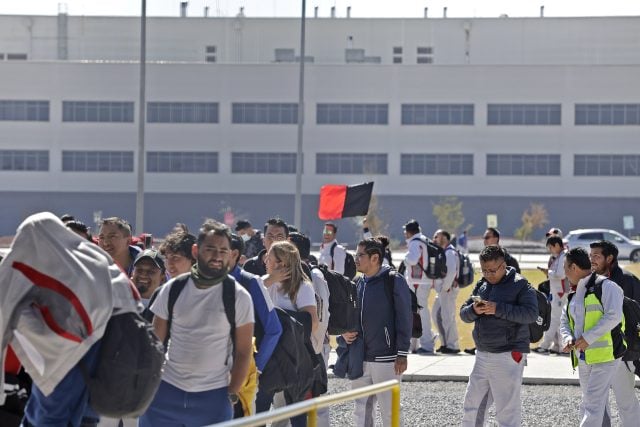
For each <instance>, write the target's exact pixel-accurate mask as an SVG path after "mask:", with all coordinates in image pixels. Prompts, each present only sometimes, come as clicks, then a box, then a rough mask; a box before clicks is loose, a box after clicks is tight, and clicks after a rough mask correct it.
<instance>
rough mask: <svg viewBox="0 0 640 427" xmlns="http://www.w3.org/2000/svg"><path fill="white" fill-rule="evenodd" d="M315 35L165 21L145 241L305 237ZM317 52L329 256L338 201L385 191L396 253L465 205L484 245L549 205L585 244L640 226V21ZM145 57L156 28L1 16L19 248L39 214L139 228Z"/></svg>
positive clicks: (316, 118)
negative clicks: (628, 224)
mask: <svg viewBox="0 0 640 427" xmlns="http://www.w3.org/2000/svg"><path fill="white" fill-rule="evenodd" d="M299 31H300V22H299V20H297V19H292V18H248V17H244V16H237V17H234V18H209V17H199V18H195V17H175V18H148V21H147V59H148V65H147V80H146V81H147V83H146V88H147V91H146V97H147V110H146V126H145V132H146V138H145V139H146V151H147V153H146V175H145V203H146V204H145V207H146V215H145V228H146V231H150V232H153V233H155V234H164V233H165V232H166V231H168V229H170V228H171V226H172V225H173V224H174V223H175V222H177V221H182V222H186V223H187V224H189V225H191V226H196V225H197V224H199V223H200V221H201V220H202V218H204V217H207V216H211V217H218V218H221V217H222V216H223V214H224V213H225V212H227V218H228V219H229V218H231V215H230V213H233V215H234V216H235V218H236V219H238V218H241V217H242V218H248V219H250V220H251V221H252V222H253V223H254V225H257V226H259V225H260V223H262V222H263V221H264V220H265V219H266V218H267V217H269V216H271V215H280V216H282V217H283V218H284V219H286V220H289V221H291V220H293V199H294V197H293V194H294V191H295V157H296V156H295V153H296V143H297V125H296V123H297V108H298V105H297V102H298V73H299V54H300V53H299ZM306 39H307V44H306V55H305V57H306V67H305V68H306V77H305V103H304V116H305V127H304V157H303V162H304V163H303V169H304V174H303V185H302V189H303V219H302V224H300V227H301V229H302V230H304V231H309V232H311V233H312V237H315V238H314V240H317V239H318V238H319V233H320V221H319V220H318V219H317V215H316V211H317V206H318V191H319V189H320V187H321V186H322V185H323V184H327V183H339V184H356V183H359V182H364V181H368V180H374V181H375V186H374V193H375V194H376V195H377V196H378V205H379V206H380V208H381V210H382V216H383V218H384V219H385V220H386V221H387V222H388V223H389V224H390V228H389V232H390V233H391V235H392V237H395V238H400V225H401V224H402V223H404V222H406V220H407V219H409V218H410V217H415V218H416V219H418V221H420V222H421V224H423V226H424V228H425V232H427V233H431V232H432V231H433V229H434V227H435V221H434V218H433V217H432V215H431V209H432V203H434V202H437V201H438V200H440V198H442V197H444V196H457V197H458V198H459V199H460V200H462V201H463V202H464V214H465V217H466V218H467V222H468V223H471V224H474V228H473V229H472V231H471V233H472V234H479V233H481V232H482V230H483V228H484V226H485V223H486V219H485V218H486V215H487V214H497V216H498V225H499V228H501V229H502V231H503V232H504V233H505V234H507V235H510V234H512V233H513V231H514V230H515V228H517V227H518V226H519V225H520V217H521V215H522V212H523V210H525V209H526V208H527V207H528V206H529V204H530V203H532V202H537V203H543V204H544V205H545V207H546V208H547V210H548V211H549V214H550V220H551V222H552V223H553V225H555V226H560V227H561V228H563V229H567V230H568V229H571V228H578V227H589V226H604V227H608V228H615V229H621V228H622V217H623V216H624V215H634V214H635V213H636V212H638V211H639V210H640V199H639V198H638V192H639V190H638V189H639V187H640V185H639V183H640V180H639V178H640V17H602V18H496V19H487V18H469V19H444V18H438V19H431V18H429V19H348V18H340V19H338V18H329V17H318V18H314V17H311V18H308V19H307V32H306ZM139 51H140V20H139V18H133V17H86V16H68V15H66V14H60V15H58V16H0V197H1V200H2V202H1V208H0V209H1V212H2V215H0V235H2V234H12V232H13V230H14V229H15V226H16V225H17V224H18V223H19V222H20V220H21V219H22V218H23V217H24V216H25V215H27V214H29V213H32V212H34V211H39V210H51V211H54V212H56V213H60V214H61V213H66V212H69V213H73V214H75V215H77V216H78V217H80V218H81V219H83V220H85V221H86V222H91V221H92V218H93V213H94V212H95V211H101V212H102V216H103V217H104V216H112V215H119V216H123V217H126V218H128V219H130V220H131V221H133V220H134V218H135V190H136V182H137V181H136V178H137V156H138V153H137V144H138V92H139V64H138V58H139ZM637 221H640V218H637ZM342 224H343V225H344V226H345V227H344V229H346V230H350V229H351V230H353V229H354V224H353V222H350V221H342ZM542 232H543V231H540V233H542ZM352 236H353V233H350V232H349V233H345V234H344V239H345V240H351V238H352Z"/></svg>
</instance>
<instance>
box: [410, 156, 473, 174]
mask: <svg viewBox="0 0 640 427" xmlns="http://www.w3.org/2000/svg"><path fill="white" fill-rule="evenodd" d="M400 174H401V175H473V154H402V155H401V156H400Z"/></svg>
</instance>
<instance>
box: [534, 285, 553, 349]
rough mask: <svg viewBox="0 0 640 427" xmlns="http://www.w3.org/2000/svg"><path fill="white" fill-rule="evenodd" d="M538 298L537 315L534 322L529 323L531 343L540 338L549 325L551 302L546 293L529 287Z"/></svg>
mask: <svg viewBox="0 0 640 427" xmlns="http://www.w3.org/2000/svg"><path fill="white" fill-rule="evenodd" d="M531 289H533V290H534V291H535V293H536V297H537V298H538V317H537V319H536V321H535V322H533V323H530V324H529V341H530V342H532V343H535V342H538V341H540V340H541V339H542V336H543V335H544V333H545V331H548V330H549V326H550V325H551V304H550V303H549V300H548V299H547V295H545V294H544V293H542V292H540V291H539V290H537V289H536V288H534V287H531Z"/></svg>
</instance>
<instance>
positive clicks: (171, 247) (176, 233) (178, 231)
mask: <svg viewBox="0 0 640 427" xmlns="http://www.w3.org/2000/svg"><path fill="white" fill-rule="evenodd" d="M195 243H196V236H194V235H193V234H191V233H189V228H188V227H187V226H186V225H184V224H182V223H177V224H176V226H175V227H174V228H173V230H171V232H170V233H169V234H167V237H165V238H164V242H162V245H160V253H161V254H162V255H164V256H166V255H167V252H173V253H175V254H179V255H182V256H184V257H186V258H189V259H190V260H191V262H192V263H193V262H195V261H196V260H195V258H194V257H193V254H192V253H191V248H192V247H193V245H194V244H195Z"/></svg>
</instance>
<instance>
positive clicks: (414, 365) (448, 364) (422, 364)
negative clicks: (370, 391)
mask: <svg viewBox="0 0 640 427" xmlns="http://www.w3.org/2000/svg"><path fill="white" fill-rule="evenodd" d="M336 357H337V356H336V353H335V351H332V352H331V357H330V358H329V364H330V365H331V364H333V363H335V360H336ZM474 361H475V356H472V355H469V354H466V353H460V354H458V355H436V356H420V355H416V354H411V355H409V363H408V368H407V371H406V372H405V373H404V375H403V377H402V381H465V382H466V381H468V380H469V374H470V373H471V370H472V369H473V363H474ZM329 373H330V375H332V374H333V373H332V372H331V370H329ZM523 383H524V384H551V385H564V384H568V385H578V370H577V369H576V371H575V372H574V371H573V368H572V367H571V360H570V358H569V357H568V356H561V355H542V354H538V353H529V354H528V355H527V366H526V367H525V369H524V376H523ZM639 384H640V381H636V385H639Z"/></svg>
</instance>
